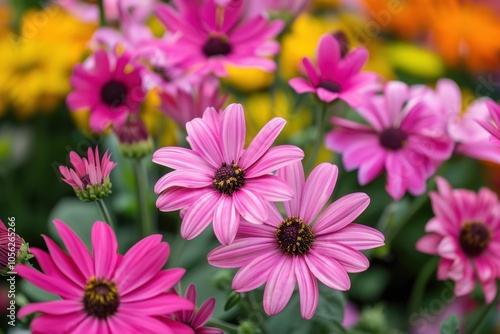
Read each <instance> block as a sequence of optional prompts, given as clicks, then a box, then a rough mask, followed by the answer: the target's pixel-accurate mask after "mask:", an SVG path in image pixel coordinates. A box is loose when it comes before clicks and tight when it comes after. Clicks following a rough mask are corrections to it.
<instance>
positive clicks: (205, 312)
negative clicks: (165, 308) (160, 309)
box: [172, 284, 224, 334]
mask: <svg viewBox="0 0 500 334" xmlns="http://www.w3.org/2000/svg"><path fill="white" fill-rule="evenodd" d="M184 298H186V299H187V300H189V301H190V302H191V303H193V304H194V305H195V306H196V287H195V286H194V285H193V284H191V285H189V286H188V287H187V289H186V294H185V296H184ZM214 309H215V298H209V299H207V300H206V301H205V302H204V303H203V304H202V305H201V306H200V308H199V309H198V310H197V311H194V310H192V311H191V310H188V311H178V312H174V313H173V314H172V318H173V319H174V320H176V321H177V322H180V323H183V324H186V325H188V326H189V327H191V328H193V329H194V332H195V334H223V333H224V332H223V331H222V330H221V329H219V328H214V327H207V326H204V325H205V324H206V323H207V322H208V321H209V320H210V318H211V317H212V314H213V313H214Z"/></svg>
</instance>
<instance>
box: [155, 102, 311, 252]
mask: <svg viewBox="0 0 500 334" xmlns="http://www.w3.org/2000/svg"><path fill="white" fill-rule="evenodd" d="M285 123H286V121H285V120H284V119H282V118H279V117H276V118H274V119H272V120H271V121H269V123H267V124H266V125H265V126H264V128H263V129H262V130H261V131H260V132H259V133H258V134H257V135H256V136H255V138H254V139H253V140H252V142H251V143H250V145H249V146H248V147H247V149H246V150H244V149H243V145H244V143H245V138H246V128H245V116H244V112H243V107H242V106H241V105H240V104H231V105H229V106H228V107H227V108H226V109H225V110H224V112H222V113H218V112H217V111H216V110H215V109H214V108H207V110H205V113H204V114H203V118H195V119H193V120H192V121H190V122H188V123H187V124H186V130H187V134H188V136H187V141H188V142H189V144H190V146H191V150H189V149H186V148H181V147H164V148H160V149H159V150H157V151H156V152H155V153H154V155H153V161H154V162H155V163H157V164H160V165H163V166H166V167H169V168H172V169H174V171H173V172H170V173H168V174H167V175H165V176H163V177H162V178H161V179H159V180H158V182H157V183H156V186H155V192H156V193H157V194H160V196H159V197H158V200H157V202H156V206H157V207H158V209H160V210H161V211H175V210H180V209H187V210H186V212H185V216H184V218H183V221H182V225H181V235H182V237H183V238H186V239H193V238H195V237H196V236H198V235H199V234H200V233H201V232H202V231H203V230H204V229H205V228H206V227H207V226H208V225H209V224H210V222H212V221H213V228H214V232H215V235H216V236H217V239H219V241H220V242H221V243H222V244H225V245H226V244H230V243H231V242H232V241H233V239H234V237H235V235H236V231H237V230H238V226H239V222H240V219H241V218H244V219H246V220H248V221H250V222H252V223H255V224H262V223H263V222H264V221H266V220H267V217H268V210H267V206H266V201H284V200H289V199H291V198H292V196H293V189H292V188H291V187H290V185H288V184H287V183H286V182H285V181H284V180H282V179H280V178H278V177H277V176H274V175H272V174H270V173H271V172H272V171H275V170H277V169H278V168H281V167H283V166H287V165H289V164H291V163H294V162H296V161H299V160H301V159H302V158H303V157H304V152H302V150H301V149H299V148H298V147H295V146H289V145H281V146H277V147H273V148H270V147H271V145H272V143H273V142H274V140H275V139H276V137H278V135H279V133H280V132H281V130H282V129H283V127H284V126H285Z"/></svg>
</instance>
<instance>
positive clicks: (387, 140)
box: [379, 127, 408, 151]
mask: <svg viewBox="0 0 500 334" xmlns="http://www.w3.org/2000/svg"><path fill="white" fill-rule="evenodd" d="M407 139H408V135H407V134H406V132H404V131H403V130H401V129H398V128H394V127H392V128H387V129H385V130H384V131H382V132H381V133H380V135H379V141H380V145H382V146H383V147H385V148H387V149H389V150H392V151H397V150H399V149H400V148H402V147H404V146H405V145H406V141H407Z"/></svg>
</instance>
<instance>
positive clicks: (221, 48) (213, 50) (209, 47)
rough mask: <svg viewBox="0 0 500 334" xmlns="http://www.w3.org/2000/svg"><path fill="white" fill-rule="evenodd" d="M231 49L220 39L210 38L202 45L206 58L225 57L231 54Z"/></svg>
mask: <svg viewBox="0 0 500 334" xmlns="http://www.w3.org/2000/svg"><path fill="white" fill-rule="evenodd" d="M232 50H233V47H232V46H231V44H229V43H228V42H227V40H226V39H222V38H220V37H210V38H209V39H208V41H206V42H205V45H203V53H204V54H205V56H207V57H212V56H226V55H228V54H230V53H231V51H232Z"/></svg>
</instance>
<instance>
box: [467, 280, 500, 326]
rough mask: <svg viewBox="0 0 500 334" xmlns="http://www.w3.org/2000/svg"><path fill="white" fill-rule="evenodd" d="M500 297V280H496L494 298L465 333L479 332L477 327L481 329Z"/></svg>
mask: <svg viewBox="0 0 500 334" xmlns="http://www.w3.org/2000/svg"><path fill="white" fill-rule="evenodd" d="M499 299H500V281H497V294H496V296H495V299H494V300H493V301H492V302H491V303H489V304H488V305H487V306H486V307H485V308H484V309H483V311H482V313H481V315H480V316H479V318H478V319H477V320H476V322H475V323H474V324H473V325H472V326H471V327H470V328H471V329H470V330H468V331H466V332H465V333H470V334H476V333H479V329H481V325H482V324H483V322H484V320H485V319H486V318H487V317H488V314H490V312H491V310H492V309H493V308H494V307H495V306H497V304H498V300H499Z"/></svg>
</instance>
